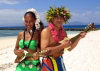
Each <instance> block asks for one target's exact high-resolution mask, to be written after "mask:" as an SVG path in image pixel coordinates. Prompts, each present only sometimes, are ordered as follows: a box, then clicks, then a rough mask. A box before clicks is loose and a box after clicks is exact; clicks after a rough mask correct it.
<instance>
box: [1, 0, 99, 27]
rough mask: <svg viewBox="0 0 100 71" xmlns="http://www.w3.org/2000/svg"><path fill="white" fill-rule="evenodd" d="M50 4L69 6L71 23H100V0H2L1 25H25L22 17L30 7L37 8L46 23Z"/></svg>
mask: <svg viewBox="0 0 100 71" xmlns="http://www.w3.org/2000/svg"><path fill="white" fill-rule="evenodd" d="M50 6H53V7H55V6H56V7H60V6H65V7H67V8H69V10H70V12H71V14H72V18H71V19H70V21H69V22H70V23H72V22H73V23H74V22H80V24H88V23H90V22H92V21H93V22H95V23H96V24H100V21H99V19H100V0H0V27H2V26H21V25H23V21H22V17H23V15H24V13H25V11H26V10H27V9H28V8H35V9H36V10H37V11H38V13H39V15H40V18H41V20H42V21H43V22H44V23H46V20H45V12H46V11H47V10H48V9H49V7H50ZM76 24H77V23H76ZM78 24H79V23H78Z"/></svg>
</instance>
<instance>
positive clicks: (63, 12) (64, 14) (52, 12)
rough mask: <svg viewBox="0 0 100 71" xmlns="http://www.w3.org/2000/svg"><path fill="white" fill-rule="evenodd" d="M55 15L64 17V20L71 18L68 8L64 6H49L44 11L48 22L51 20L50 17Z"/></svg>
mask: <svg viewBox="0 0 100 71" xmlns="http://www.w3.org/2000/svg"><path fill="white" fill-rule="evenodd" d="M57 15H60V16H62V17H63V18H64V21H65V22H66V21H68V19H70V18H71V14H70V12H69V10H68V9H66V8H65V7H61V8H59V7H58V8H56V7H55V8H53V7H50V10H48V11H47V13H46V19H47V21H48V22H51V21H52V19H53V18H54V17H56V16H57Z"/></svg>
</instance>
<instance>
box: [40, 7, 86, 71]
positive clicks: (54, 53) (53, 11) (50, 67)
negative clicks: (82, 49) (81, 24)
mask: <svg viewBox="0 0 100 71" xmlns="http://www.w3.org/2000/svg"><path fill="white" fill-rule="evenodd" d="M70 18H71V14H70V12H69V11H68V10H67V9H65V7H58V8H52V7H50V10H48V11H47V15H46V19H47V21H48V22H49V25H48V27H47V28H45V29H44V30H43V31H42V33H41V49H42V50H48V51H50V53H49V54H48V55H47V57H45V58H43V63H42V70H41V71H66V68H65V66H64V63H63V57H62V55H63V52H64V48H68V47H69V46H70V48H69V49H68V50H69V51H70V50H72V49H73V48H74V47H75V46H76V45H77V43H78V41H79V40H80V39H81V38H83V37H84V36H85V32H81V33H80V37H79V38H78V39H77V40H75V42H74V43H71V41H70V40H65V41H64V42H63V43H59V42H60V41H61V40H63V39H64V38H65V37H67V34H66V31H65V30H64V28H63V26H62V25H63V24H64V23H66V22H67V21H68V20H69V19H70Z"/></svg>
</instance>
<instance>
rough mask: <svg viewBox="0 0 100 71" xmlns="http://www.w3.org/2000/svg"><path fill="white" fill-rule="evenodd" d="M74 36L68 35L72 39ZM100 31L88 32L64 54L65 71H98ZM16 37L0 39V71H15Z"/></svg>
mask: <svg viewBox="0 0 100 71" xmlns="http://www.w3.org/2000/svg"><path fill="white" fill-rule="evenodd" d="M75 35H76V34H73V35H68V36H69V37H73V36H75ZM99 37H100V30H98V31H93V32H89V33H88V34H87V35H86V37H85V38H83V39H81V40H80V41H79V43H78V45H77V46H76V48H74V49H73V50H72V51H70V52H69V51H66V52H65V53H64V55H63V56H64V62H65V66H66V69H67V71H100V38H99ZM15 43H16V37H6V38H0V71H15V68H16V65H17V64H16V63H14V59H15V58H16V56H15V55H14V53H13V50H14V48H15Z"/></svg>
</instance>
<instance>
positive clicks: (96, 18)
mask: <svg viewBox="0 0 100 71" xmlns="http://www.w3.org/2000/svg"><path fill="white" fill-rule="evenodd" d="M70 21H71V22H75V21H77V22H83V23H89V22H91V21H93V22H95V23H100V11H78V12H72V18H71V20H70Z"/></svg>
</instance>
